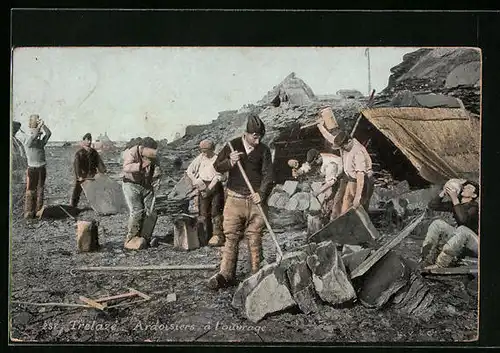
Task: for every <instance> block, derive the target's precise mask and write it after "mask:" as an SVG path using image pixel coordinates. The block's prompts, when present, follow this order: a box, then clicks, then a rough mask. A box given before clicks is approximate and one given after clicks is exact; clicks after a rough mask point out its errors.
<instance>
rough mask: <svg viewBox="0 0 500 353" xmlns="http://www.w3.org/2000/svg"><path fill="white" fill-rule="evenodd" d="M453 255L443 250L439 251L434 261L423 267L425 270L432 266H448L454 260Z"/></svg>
mask: <svg viewBox="0 0 500 353" xmlns="http://www.w3.org/2000/svg"><path fill="white" fill-rule="evenodd" d="M454 260H455V257H454V256H451V255H449V254H447V253H445V252H444V251H441V253H440V254H439V256H438V257H437V260H436V263H435V264H434V265H430V266H427V267H426V268H425V269H426V270H431V269H434V268H446V267H450V266H451V265H452V263H453V262H454Z"/></svg>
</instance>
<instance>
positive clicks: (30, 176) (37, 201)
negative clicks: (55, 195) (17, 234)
mask: <svg viewBox="0 0 500 353" xmlns="http://www.w3.org/2000/svg"><path fill="white" fill-rule="evenodd" d="M28 127H29V136H28V138H27V139H26V140H25V142H24V146H25V152H26V158H27V160H28V170H27V172H26V196H25V204H24V218H27V219H28V218H33V217H34V216H35V213H36V212H38V211H40V210H41V209H42V207H43V194H44V188H45V179H46V176H47V169H46V164H47V163H46V160H45V145H46V144H47V142H48V141H49V139H50V135H52V132H51V131H50V130H49V128H48V127H47V126H46V125H45V124H44V122H43V120H41V119H40V117H39V116H38V115H37V114H33V115H31V116H30V118H29V123H28ZM42 130H43V131H42ZM42 135H43V137H42Z"/></svg>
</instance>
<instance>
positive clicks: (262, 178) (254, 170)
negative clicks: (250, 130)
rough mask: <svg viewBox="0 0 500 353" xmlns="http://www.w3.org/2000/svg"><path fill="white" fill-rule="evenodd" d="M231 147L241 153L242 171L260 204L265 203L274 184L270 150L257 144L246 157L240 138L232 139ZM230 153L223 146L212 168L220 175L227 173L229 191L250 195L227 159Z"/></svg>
mask: <svg viewBox="0 0 500 353" xmlns="http://www.w3.org/2000/svg"><path fill="white" fill-rule="evenodd" d="M231 145H232V146H233V148H234V149H235V151H238V152H243V155H241V156H240V162H241V164H242V166H243V169H244V170H245V172H246V174H247V176H248V179H249V180H250V184H251V185H252V187H253V189H254V191H255V192H258V193H259V194H260V197H261V199H262V202H263V203H265V202H266V201H267V198H268V197H269V194H270V193H271V190H272V188H273V184H274V181H273V163H272V158H271V150H270V149H269V147H267V146H266V145H265V144H263V143H259V144H258V145H257V146H256V147H255V149H254V150H253V151H252V152H250V154H248V155H247V154H246V152H245V146H244V145H243V141H242V138H241V137H238V138H235V139H233V140H232V141H231ZM230 153H231V149H230V148H229V146H228V145H226V146H224V148H223V149H222V151H220V152H219V154H218V156H217V159H216V160H215V162H214V168H215V170H216V171H217V172H219V173H221V174H223V173H226V172H228V171H229V175H228V179H227V184H226V186H227V188H228V189H229V190H232V191H234V192H237V193H238V194H242V195H250V190H249V189H248V187H247V184H246V183H245V179H243V176H242V175H241V173H240V170H239V168H238V166H237V165H236V164H235V165H234V166H233V167H231V161H230V159H229V155H230Z"/></svg>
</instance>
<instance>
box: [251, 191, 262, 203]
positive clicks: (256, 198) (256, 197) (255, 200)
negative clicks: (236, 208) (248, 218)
mask: <svg viewBox="0 0 500 353" xmlns="http://www.w3.org/2000/svg"><path fill="white" fill-rule="evenodd" d="M252 201H253V203H254V204H256V205H258V204H259V203H261V202H262V199H261V198H260V194H259V193H258V192H254V193H253V194H252Z"/></svg>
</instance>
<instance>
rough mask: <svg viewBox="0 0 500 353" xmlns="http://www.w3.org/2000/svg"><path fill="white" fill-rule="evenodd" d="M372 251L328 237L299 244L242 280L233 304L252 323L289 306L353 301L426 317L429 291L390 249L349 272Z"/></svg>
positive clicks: (313, 307) (308, 308) (314, 307)
mask: <svg viewBox="0 0 500 353" xmlns="http://www.w3.org/2000/svg"><path fill="white" fill-rule="evenodd" d="M374 252H375V250H373V249H370V248H362V247H356V246H349V245H344V246H342V245H339V244H337V243H334V242H332V241H325V242H321V243H311V244H307V245H304V246H302V247H300V248H297V249H295V251H293V252H290V253H288V254H285V256H284V257H283V259H282V261H281V262H280V263H279V264H278V263H271V264H269V265H266V266H264V267H263V268H262V269H261V270H260V271H259V272H258V273H256V274H255V275H253V276H251V277H249V278H247V279H246V280H245V281H243V282H241V283H240V285H239V286H238V288H237V289H236V292H235V294H234V297H233V301H232V306H233V307H234V308H235V309H237V310H238V312H239V313H240V314H241V315H242V316H243V317H245V318H246V319H248V320H250V321H252V322H254V323H256V322H259V321H260V320H262V319H264V318H265V317H267V316H269V315H274V314H279V313H282V312H285V311H289V310H297V309H298V310H300V311H301V312H303V313H305V314H308V313H314V312H318V311H320V310H321V306H322V305H332V306H334V307H346V306H349V305H354V304H355V303H356V302H359V303H361V305H363V306H365V307H367V308H375V309H381V308H386V307H392V308H394V309H396V310H399V311H400V312H403V313H406V314H413V315H421V316H422V317H423V318H424V319H429V318H430V316H432V314H433V313H434V311H433V308H432V307H431V304H432V299H433V297H432V294H430V293H429V289H428V288H427V286H426V285H425V284H424V282H423V281H422V279H421V278H420V276H419V275H416V274H412V273H411V270H410V267H411V266H410V265H409V264H408V261H406V260H405V259H403V258H402V257H401V256H399V255H397V254H396V253H395V252H393V251H389V252H388V253H387V254H386V255H385V256H383V257H382V258H381V259H380V260H379V261H377V262H376V263H375V265H373V266H372V267H371V268H370V269H369V270H368V271H367V272H366V273H365V274H364V275H363V276H362V277H357V278H351V275H350V274H351V273H352V272H353V271H354V269H356V268H358V267H361V266H363V265H364V264H365V263H366V261H367V259H369V256H370V255H371V254H373V253H374Z"/></svg>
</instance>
